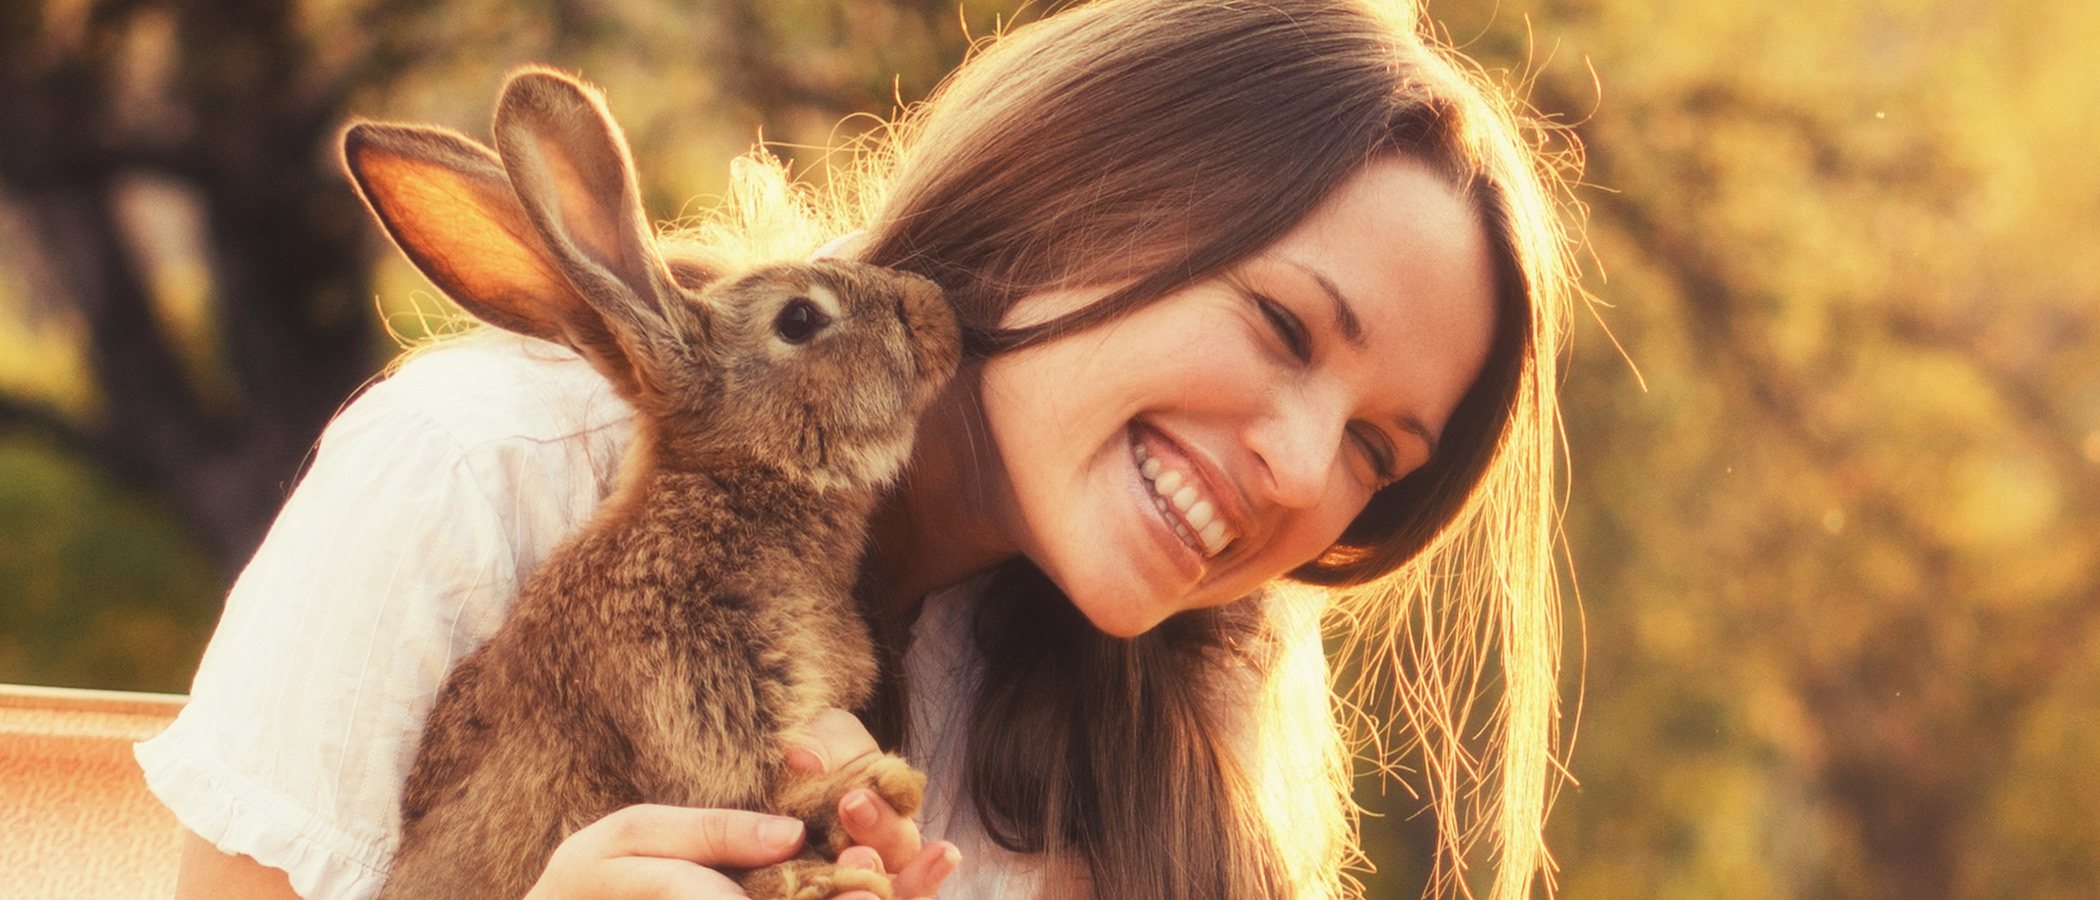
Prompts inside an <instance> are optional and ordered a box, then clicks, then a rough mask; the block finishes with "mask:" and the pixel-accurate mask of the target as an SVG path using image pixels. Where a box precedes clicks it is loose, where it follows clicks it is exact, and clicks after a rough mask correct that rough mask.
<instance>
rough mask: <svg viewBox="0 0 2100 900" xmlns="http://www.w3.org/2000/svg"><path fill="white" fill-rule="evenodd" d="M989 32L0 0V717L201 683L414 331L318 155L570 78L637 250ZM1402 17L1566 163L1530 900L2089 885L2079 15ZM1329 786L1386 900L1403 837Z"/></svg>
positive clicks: (1698, 4)
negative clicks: (3, 687) (1560, 559)
mask: <svg viewBox="0 0 2100 900" xmlns="http://www.w3.org/2000/svg"><path fill="white" fill-rule="evenodd" d="M1017 5H1018V4H1014V3H1008V2H992V0H970V2H968V3H967V4H965V5H964V6H962V7H961V8H960V9H958V7H957V5H956V0H858V2H818V0H657V2H640V0H634V2H626V0H622V2H612V0H603V2H593V0H551V2H550V0H524V2H510V0H500V2H499V0H448V2H435V0H297V2H270V0H6V2H4V3H0V681H12V682H29V683H42V684H58V685H71V686H84V687H102V688H120V689H136V690H156V691H176V692H180V691H184V690H186V689H187V687H188V683H189V676H190V673H191V671H192V669H193V668H194V666H195V664H196V660H197V657H198V654H199V652H200V650H201V648H202V646H203V642H204V640H205V638H206V637H207V636H208V634H209V632H210V629H211V627H212V625H213V623H214V621H215V619H216V616H217V610H218V605H219V603H220V600H221V598H222V596H223V592H224V590H225V587H226V586H227V584H228V583H229V582H230V579H231V577H232V575H233V574H234V573H235V572H237V571H238V569H239V566H240V565H241V563H242V562H243V561H244V560H245V559H246V557H247V555H248V553H249V552H250V551H251V550H252V549H253V547H254V545H255V543H256V541H257V540H258V539H259V537H260V535H261V533H262V531H263V529H265V528H266V527H267V524H268V522H269V519H270V516H271V515H272V514H273V513H274V511H275V509H276V507H277V505H278V504H279V503H281V502H282V500H283V497H284V495H285V492H286V491H287V490H288V488H289V485H291V484H292V483H293V481H294V479H295V477H296V474H297V472H298V470H299V466H300V464H301V461H302V459H303V458H304V457H305V456H306V454H307V452H308V450H309V448H310V447H311V445H312V442H313V440H314V438H315V436H316V435H317V434H318V431H319V429H320V427H321V425H322V424H323V423H324V422H325V421H326V419H327V417H328V416H329V415H330V414H331V413H332V412H333V411H334V410H335V409H336V408H337V406H338V405H339V404H340V403H341V401H343V399H344V398H346V397H348V396H349V395H350V394H351V393H352V392H353V391H354V390H355V389H356V388H357V387H358V386H359V384H360V383H362V382H363V381H364V380H365V379H366V378H367V377H368V376H370V375H371V374H372V373H374V372H375V371H376V370H377V369H378V367H379V366H380V365H381V364H382V363H383V362H384V361H385V360H386V359H387V357H388V356H389V355H390V354H391V352H392V351H393V349H394V347H395V344H394V343H393V340H392V339H391V338H390V337H389V336H388V332H387V330H386V328H387V327H388V326H390V327H391V328H392V329H393V330H394V331H396V332H399V333H402V334H406V335H409V336H414V335H416V334H417V333H419V331H420V329H421V328H422V327H423V325H424V322H425V321H426V319H425V318H424V316H423V315H422V314H423V313H427V312H429V311H433V310H436V309H438V307H439V301H438V300H437V299H436V298H434V297H433V296H432V294H431V292H430V291H429V289H428V288H427V287H426V286H424V285H423V284H422V283H421V282H420V280H419V279H417V278H416V277H415V276H414V275H413V273H411V272H408V271H406V270H405V269H404V268H403V267H402V266H401V265H400V264H398V263H396V262H394V261H393V260H392V259H391V257H392V254H391V252H390V251H389V250H387V248H386V247H385V246H384V243H383V240H382V239H380V238H379V237H378V235H377V232H376V230H375V229H373V228H371V227H370V226H369V225H368V224H367V223H366V221H365V214H364V212H363V211H362V209H361V208H360V207H359V206H358V204H357V203H356V201H355V200H354V199H353V198H352V196H351V194H350V193H349V192H348V190H347V189H346V186H345V184H344V182H343V180H342V179H341V178H340V177H339V175H338V174H337V173H336V171H335V169H334V167H333V165H332V150H331V146H332V143H333V141H332V139H333V136H334V134H335V132H336V129H337V127H338V126H339V125H340V123H341V122H342V121H343V120H345V119H346V118H347V117H349V116H351V115H353V114H367V115H373V116H378V117H384V118H391V119H408V120H423V121H432V122H440V123H446V124H450V125H453V126H455V127H459V128H462V129H465V130H468V131H470V132H475V133H480V132H481V131H482V130H483V123H484V122H485V121H486V116H487V111H488V108H489V103H490V100H491V98H492V97H493V94H494V90H495V88H496V86H497V85H498V84H499V82H500V79H501V75H502V73H503V71H504V70H505V69H506V68H508V67H509V66H510V65H512V64H513V63H516V62H522V61H528V60H532V61H545V62H551V63H554V64H557V65H560V66H563V67H565V68H569V69H572V70H577V71H580V72H582V73H584V74H585V75H586V76H587V77H589V78H591V79H592V80H594V81H596V82H598V83H600V84H602V85H603V86H605V88H606V89H607V91H608V93H609V97H610V101H611V104H612V107H613V109H614V111H615V112H616V114H617V115H618V116H619V117H620V118H621V119H622V120H623V122H625V123H626V125H627V126H628V128H629V130H630V133H631V136H632V138H633V140H634V143H635V147H636V150H637V153H638V155H639V157H640V160H641V165H642V168H643V170H644V171H645V172H646V173H647V178H646V181H647V182H648V188H649V190H650V192H651V193H650V195H649V197H648V198H647V200H648V204H649V208H650V209H651V210H652V211H654V212H655V213H656V214H657V215H659V216H661V217H664V218H671V217H674V216H676V215H677V214H678V213H679V212H680V211H681V210H690V209H692V208H693V207H692V206H691V205H690V204H694V203H704V202H706V200H705V198H706V197H707V196H708V195H710V194H711V193H712V192H716V191H719V190H721V189H722V186H723V184H724V182H725V177H726V173H727V161H728V160H729V158H730V157H732V156H734V155H735V154H736V153H738V152H740V151H741V150H743V149H744V148H746V147H747V146H748V145H749V144H750V143H751V141H752V140H753V139H754V138H756V137H757V136H758V135H760V134H761V133H762V134H763V135H764V136H765V137H766V138H767V139H769V140H773V141H778V142H781V144H782V146H780V147H779V148H778V152H780V153H781V154H782V155H783V156H785V157H787V158H788V159H789V160H790V161H792V162H793V163H794V164H795V165H796V166H797V167H798V168H801V169H803V170H805V171H809V172H811V173H813V174H814V173H820V172H821V165H822V163H823V159H824V158H823V154H822V153H821V151H820V150H819V149H818V148H820V147H821V146H823V145H826V144H828V143H832V142H835V141H837V140H839V139H841V138H845V137H849V136H851V135H852V134H855V133H857V131H859V130H861V129H864V128H866V127H867V126H869V125H870V124H872V120H870V119H866V118H860V119H854V118H849V116H850V115H851V114H855V113H873V114H878V115H881V114H887V113H889V112H890V111H891V110H892V109H893V108H894V105H895V103H896V102H897V101H898V100H899V99H902V100H906V101H909V100H913V99H916V98H920V97H923V96H925V94H926V93H927V92H928V91H929V90H930V89H931V88H932V86H933V85H934V84H935V83H936V82H937V81H938V79H939V77H940V75H941V73H943V72H945V71H947V70H948V69H949V68H951V67H952V66H953V65H954V63H955V62H956V61H957V60H958V59H960V58H961V56H962V54H963V53H964V52H965V50H966V48H967V47H968V45H969V41H970V36H971V35H980V36H981V35H983V34H986V33H988V32H990V31H992V30H993V29H994V28H995V26H996V23H997V22H998V21H1001V20H1005V21H1013V20H1014V17H1015V16H1016V14H1017V13H1018V18H1019V20H1024V21H1025V20H1026V19H1028V18H1030V17H1033V16H1035V15H1038V14H1040V13H1041V11H1042V10H1041V8H1040V7H1039V6H1038V7H1031V8H1027V9H1020V10H1017V9H1016V6H1017ZM1429 11H1430V13H1431V15H1432V17H1434V18H1436V19H1437V20H1439V21H1440V22H1441V23H1442V28H1443V30H1444V31H1445V33H1446V34H1447V36H1448V39H1449V40H1450V41H1451V42H1452V43H1455V44H1457V45H1459V46H1460V47H1462V48H1464V49H1465V51H1466V52H1467V53H1469V54H1471V55H1472V56H1473V57H1475V58H1476V59H1478V60H1479V61H1480V63H1481V65H1482V66H1483V67H1484V68H1485V69H1486V70H1487V71H1488V72H1489V73H1490V74H1491V75H1492V77H1494V78H1495V79H1496V80H1498V81H1501V82H1503V83H1505V84H1508V85H1511V86H1513V87H1514V88H1516V89H1518V90H1520V91H1521V92H1523V93H1524V94H1525V95H1526V96H1528V97H1529V98H1530V102H1531V103H1532V104H1533V105H1534V106H1536V107H1537V109H1538V110H1539V111H1540V112H1541V113H1542V114H1544V115H1546V116H1548V117H1549V118H1551V119H1552V120H1554V121H1556V122H1558V123H1560V124H1562V125H1565V126H1567V127H1569V128H1571V129H1572V130H1573V133H1574V134H1575V135H1577V136H1578V137H1579V138H1580V140H1581V142H1582V144H1583V145H1584V146H1585V147H1586V149H1587V165H1586V167H1585V168H1584V169H1583V173H1582V175H1581V178H1580V181H1579V184H1578V185H1577V188H1576V194H1575V196H1576V198H1577V199H1578V200H1579V201H1580V203H1581V204H1582V205H1583V206H1585V207H1586V209H1587V213H1588V215H1587V220H1588V235H1589V239H1590V241H1591V246H1592V248H1593V258H1591V259H1590V260H1588V262H1587V270H1588V272H1587V275H1588V278H1587V283H1588V286H1589V288H1590V290H1591V291H1592V292H1593V293H1594V294H1595V295H1596V297H1597V299H1598V301H1599V305H1598V306H1597V307H1596V308H1595V309H1594V310H1593V312H1594V315H1592V314H1591V313H1589V312H1586V313H1585V314H1584V315H1583V319H1582V321H1581V323H1580V324H1579V327H1578V328H1577V330H1576V340H1575V345H1574V348H1573V357H1572V361H1573V365H1572V367H1571V371H1570V372H1569V374H1568V377H1567V382H1566V389H1565V397H1566V402H1567V413H1568V442H1569V447H1570V452H1571V454H1572V457H1573V460H1574V466H1573V473H1572V477H1571V483H1570V492H1569V512H1568V515H1567V529H1566V530H1567V537H1568V542H1569V544H1570V546H1571V548H1572V556H1573V561H1574V566H1573V568H1574V572H1575V573H1576V575H1577V576H1578V579H1577V584H1578V585H1579V588H1580V597H1581V601H1582V603H1581V606H1580V608H1579V609H1578V608H1576V607H1575V605H1574V604H1573V603H1572V602H1571V604H1570V608H1569V619H1568V622H1569V628H1568V637H1569V644H1568V662H1569V667H1568V668H1569V677H1568V682H1567V683H1568V688H1567V698H1568V704H1569V708H1570V709H1571V710H1574V709H1577V708H1578V707H1579V710H1580V718H1579V721H1578V722H1577V723H1576V724H1575V726H1574V728H1573V730H1572V732H1571V735H1570V738H1571V739H1570V741H1569V745H1568V747H1567V748H1566V750H1567V755H1568V767H1569V770H1570V772H1571V774H1572V777H1573V779H1574V782H1573V783H1571V784H1569V785H1567V786H1566V787H1565V789H1564V790H1563V791H1562V793H1561V795H1560V798H1559V802H1558V805H1557V807H1556V810H1555V813H1554V815H1553V818H1552V820H1551V822H1550V825H1549V829H1548V836H1549V843H1550V846H1551V847H1552V848H1553V851H1554V853H1555V856H1556V858H1557V861H1558V864H1559V867H1560V871H1559V875H1558V881H1559V884H1560V887H1561V893H1562V894H1563V895H1564V896H1567V897H1891V898H1933V897H2090V896H2096V895H2100V164H2096V162H2100V157H2096V148H2100V112H2096V110H2100V66H2096V64H2095V62H2094V58H2095V57H2094V55H2093V48H2094V47H2095V46H2100V4H2094V3H2091V2H2086V0H1994V2H1990V3H1976V2H1974V0H1873V2H1862V0H1833V2H1823V3H1811V4H1763V3H1744V2H1736V0H1678V2H1669V3H1662V2H1653V0H1648V2H1635V0H1500V2H1497V0H1434V2H1432V3H1430V5H1429ZM695 198H701V199H698V200H696V199H695ZM1571 599H1572V598H1571ZM1363 788H1364V789H1363V792H1362V797H1363V801H1364V803H1365V804H1366V805H1367V806H1368V807H1370V808H1371V809H1372V810H1373V811H1374V812H1375V813H1376V814H1377V815H1376V817H1374V818H1371V819H1368V820H1367V821H1366V832H1367V845H1368V849H1369V852H1370V854H1371V857H1372V859H1373V860H1374V861H1375V862H1376V863H1377V864H1378V866H1379V869H1380V870H1379V872H1377V873H1376V874H1373V875H1369V876H1366V881H1367V883H1368V885H1369V886H1370V889H1371V892H1372V895H1373V896H1375V897H1402V896H1412V895H1414V894H1416V893H1417V892H1419V890H1420V888H1421V885H1422V883H1423V879H1424V878H1425V877H1426V874H1427V862H1428V860H1429V857H1430V848H1431V847H1432V846H1433V843H1432V842H1433V837H1434V836H1433V834H1431V833H1430V832H1429V831H1428V830H1427V829H1429V828H1431V827H1433V824H1432V819H1431V817H1427V816H1420V815H1416V813H1417V812H1418V811H1419V805H1420V804H1419V801H1416V800H1414V799H1413V798H1412V797H1410V795H1409V793H1408V791H1407V784H1406V783H1405V781H1402V782H1397V783H1393V784H1381V783H1380V782H1379V781H1378V780H1376V779H1370V778H1367V779H1365V780H1364V782H1363Z"/></svg>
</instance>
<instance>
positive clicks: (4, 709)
mask: <svg viewBox="0 0 2100 900" xmlns="http://www.w3.org/2000/svg"><path fill="white" fill-rule="evenodd" d="M182 703H183V698H182V697H179V696H174V695H170V694H126V693H116V692H111V691H82V690H70V689H64V688H39V687H25V686H21V685H0V873H4V874H0V897H39V898H41V897H52V898H61V897H62V898H72V897H166V896H169V895H170V894H172V893H173V892H174V890H175V867H176V862H177V854H178V852H179V850H180V846H181V845H180V842H179V837H180V831H179V830H178V827H177V826H176V824H175V817H174V816H172V815H170V814H169V813H168V811H167V809H166V808H165V807H163V806H161V805H160V801H158V800H155V799H153V795H151V794H148V793H146V782H145V779H144V778H143V777H142V776H141V775H140V774H139V766H138V762H137V761H136V760H134V759H132V756H131V743H132V742H133V741H139V740H144V739H146V738H149V737H152V736H153V735H154V734H156V733H158V732H159V731H160V730H161V729H162V728H165V727H167V724H168V722H169V721H170V720H172V719H174V718H175V713H176V711H177V710H180V709H181V708H182Z"/></svg>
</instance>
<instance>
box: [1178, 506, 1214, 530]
mask: <svg viewBox="0 0 2100 900" xmlns="http://www.w3.org/2000/svg"><path fill="white" fill-rule="evenodd" d="M1216 514H1217V510H1215V509H1213V508H1212V507H1211V505H1210V501H1209V500H1198V501H1196V505H1195V506H1191V507H1189V508H1188V511H1187V512H1185V513H1183V514H1182V518H1185V519H1187V520H1189V527H1190V528H1194V529H1196V530H1197V531H1202V530H1203V529H1204V528H1205V527H1206V526H1208V525H1210V518H1211V516H1213V515H1216Z"/></svg>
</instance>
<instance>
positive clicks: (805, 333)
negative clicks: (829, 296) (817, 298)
mask: <svg viewBox="0 0 2100 900" xmlns="http://www.w3.org/2000/svg"><path fill="white" fill-rule="evenodd" d="M830 321H831V320H830V319H828V318H826V317H825V316H824V312H823V310H820V309H817V305H816V304H814V303H811V302H809V298H807V297H796V298H795V299H793V300H789V301H788V302H787V305H786V306H784V307H781V310H780V315H779V316H776V317H774V319H773V333H774V334H777V335H780V339H781V340H783V341H786V342H788V343H790V344H800V343H803V342H804V341H807V340H809V339H810V337H811V336H813V335H815V334H816V333H817V332H818V331H819V330H821V329H822V328H823V327H824V326H825V325H827V324H829V323H830Z"/></svg>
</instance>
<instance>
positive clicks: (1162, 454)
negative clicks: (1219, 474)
mask: <svg viewBox="0 0 2100 900" xmlns="http://www.w3.org/2000/svg"><path fill="white" fill-rule="evenodd" d="M1130 456H1131V461H1132V463H1133V464H1134V465H1136V466H1137V470H1138V474H1139V475H1140V476H1142V477H1143V478H1144V480H1145V485H1146V487H1147V488H1148V489H1149V491H1150V493H1151V499H1152V504H1153V506H1155V507H1157V508H1158V509H1159V511H1160V513H1161V514H1163V515H1165V516H1166V517H1167V519H1168V520H1169V521H1170V522H1171V523H1172V525H1173V528H1174V535H1175V536H1176V537H1178V538H1180V539H1181V541H1182V543H1184V544H1187V545H1188V547H1189V549H1191V550H1194V551H1195V552H1196V553H1197V554H1198V555H1200V556H1202V557H1203V558H1205V559H1210V558H1214V557H1216V556H1217V555H1218V554H1220V553H1222V552H1224V550H1225V548H1226V547H1227V546H1228V545H1230V544H1231V543H1232V541H1233V538H1235V537H1237V535H1236V534H1235V532H1234V529H1233V528H1232V526H1231V525H1230V524H1229V523H1227V522H1226V514H1225V511H1224V505H1225V504H1224V501H1223V499H1221V498H1220V497H1219V495H1218V494H1217V492H1216V491H1215V490H1214V489H1213V487H1212V485H1213V483H1214V482H1213V480H1212V479H1210V478H1207V477H1205V474H1206V473H1204V472H1203V471H1202V467H1201V466H1200V465H1199V464H1197V463H1196V462H1195V460H1193V459H1191V458H1190V457H1189V456H1188V455H1187V454H1184V453H1183V452H1181V448H1180V447H1178V446H1175V445H1174V444H1173V442H1172V441H1170V440H1168V439H1167V438H1166V436H1165V435H1162V434H1160V433H1158V432H1156V431H1153V430H1151V429H1148V428H1145V427H1144V426H1142V425H1136V424H1134V423H1133V425H1132V427H1131V434H1130Z"/></svg>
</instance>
